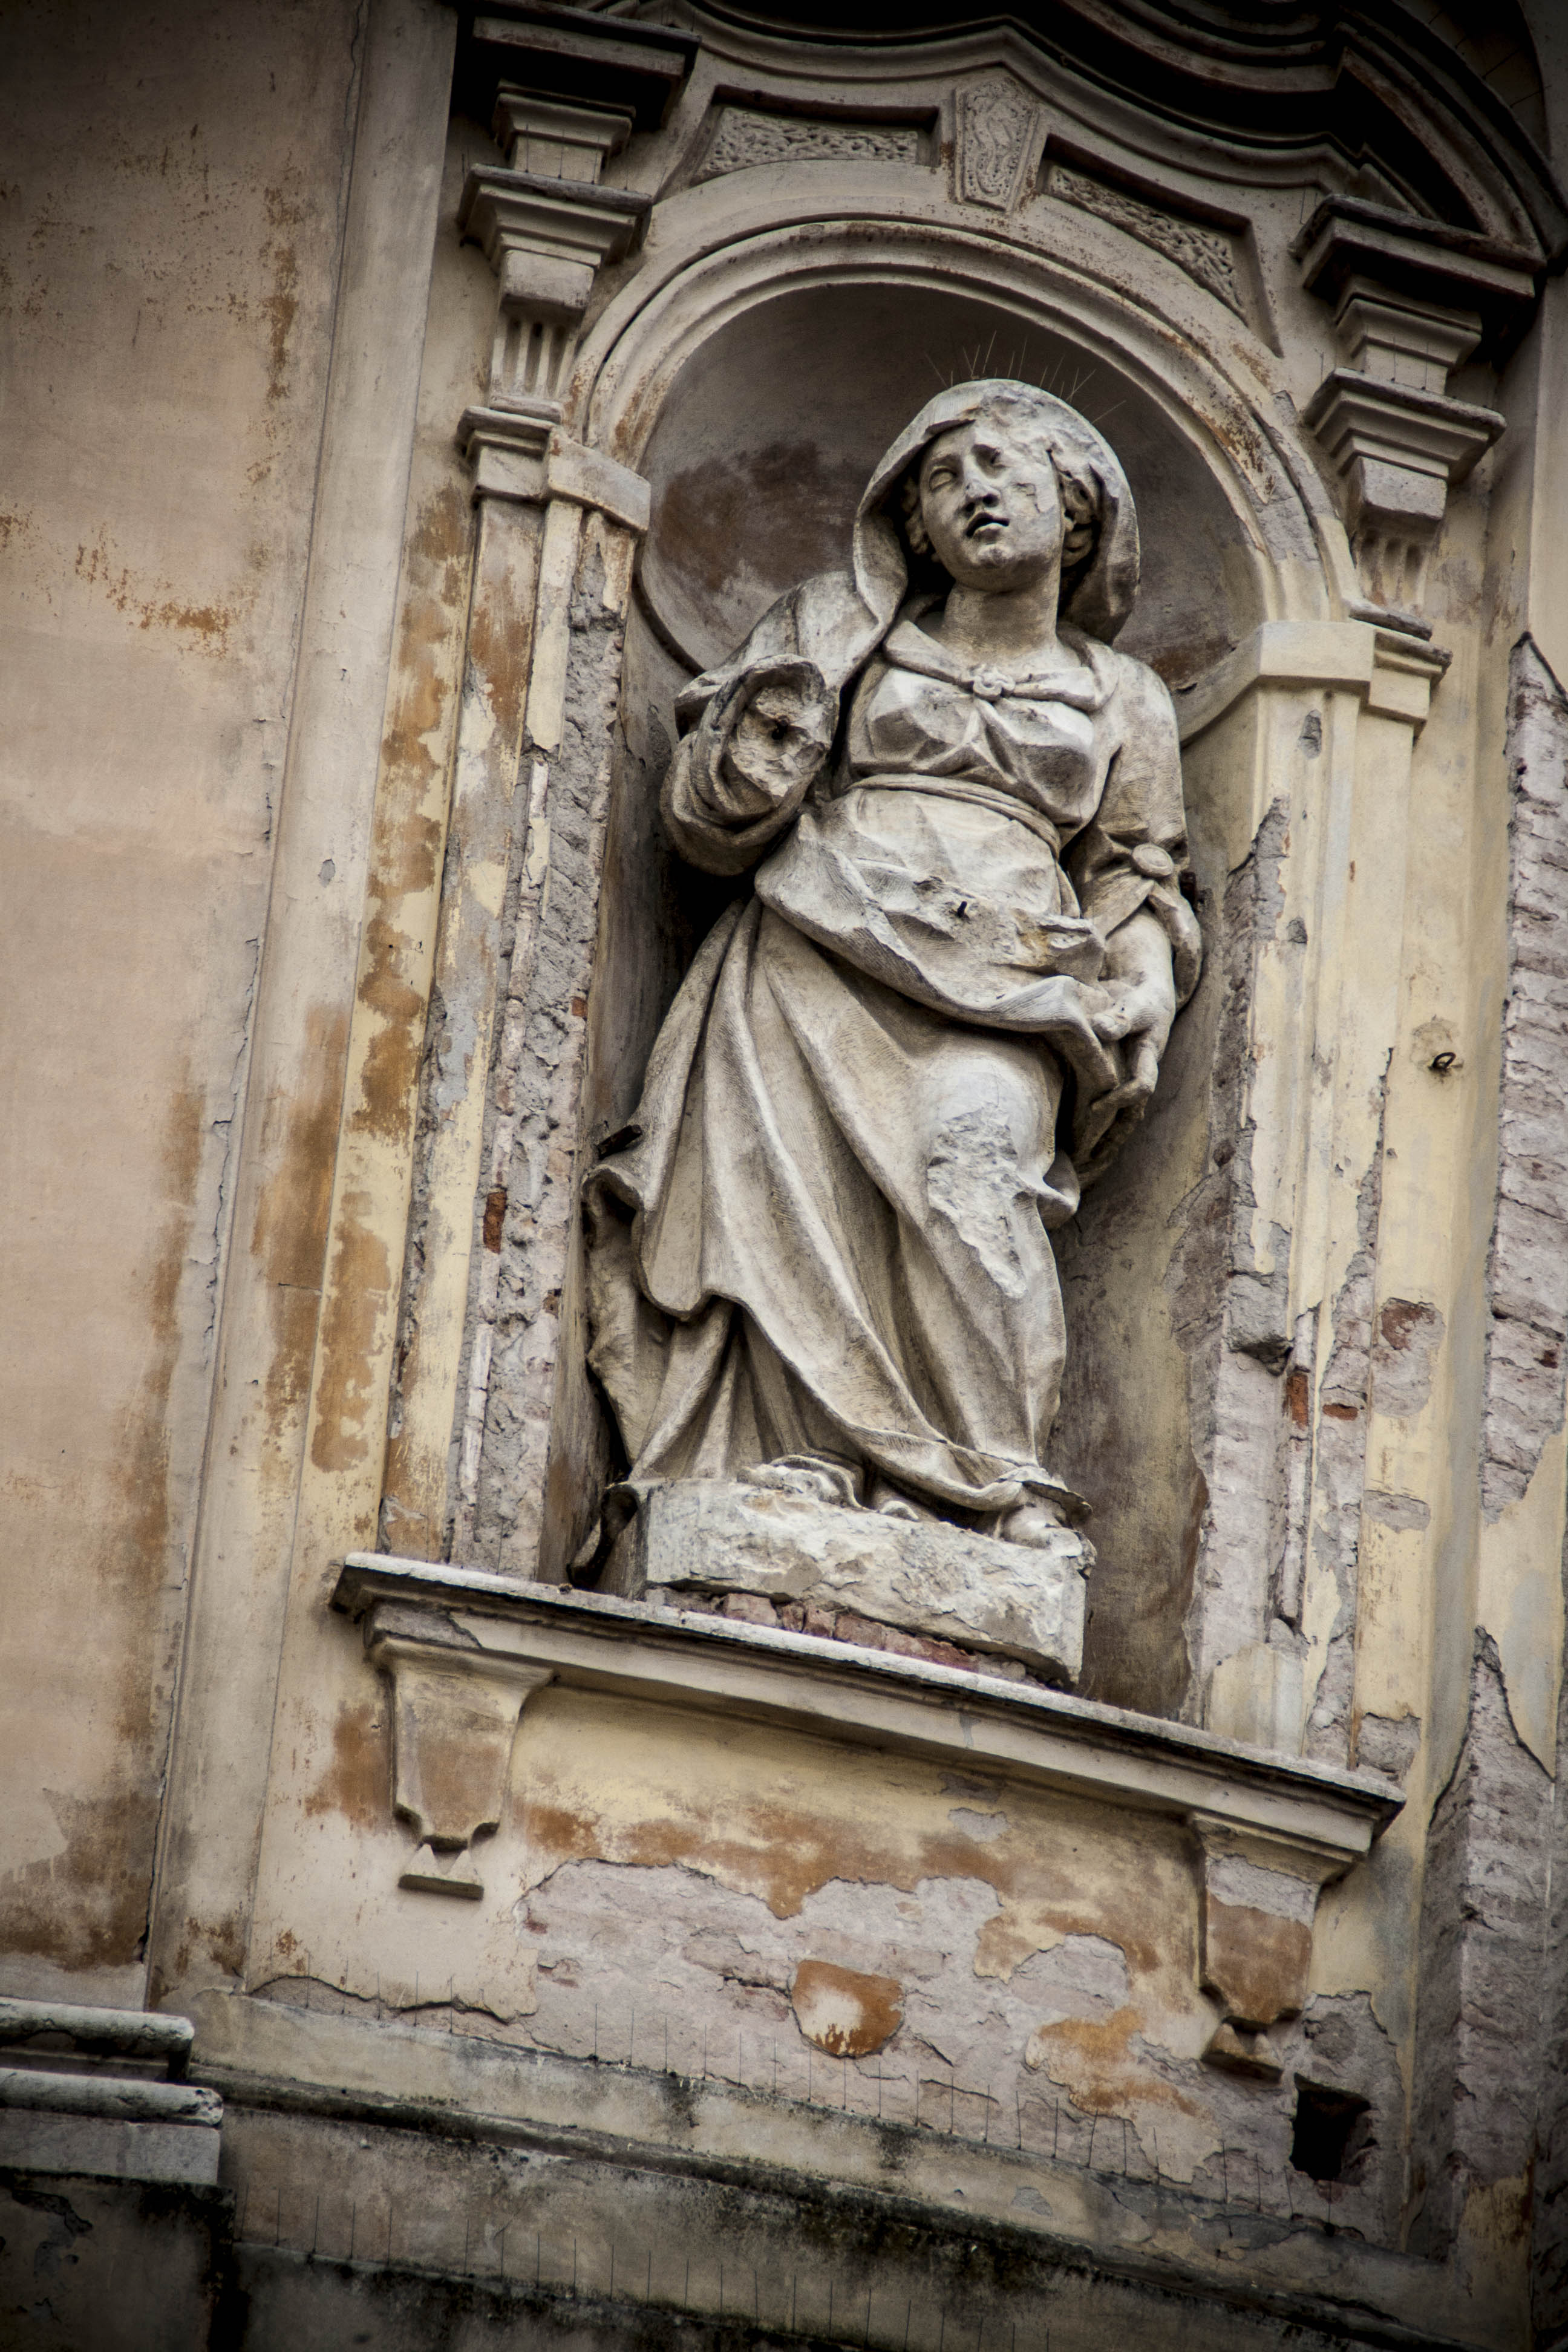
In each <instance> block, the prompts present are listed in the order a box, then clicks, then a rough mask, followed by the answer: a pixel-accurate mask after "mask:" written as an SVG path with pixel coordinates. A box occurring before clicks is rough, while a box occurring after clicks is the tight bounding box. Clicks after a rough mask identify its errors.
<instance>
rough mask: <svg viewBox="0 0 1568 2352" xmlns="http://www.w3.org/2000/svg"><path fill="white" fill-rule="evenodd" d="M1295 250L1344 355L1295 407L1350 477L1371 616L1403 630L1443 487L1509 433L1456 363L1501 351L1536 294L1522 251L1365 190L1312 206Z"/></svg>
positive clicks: (1420, 591)
mask: <svg viewBox="0 0 1568 2352" xmlns="http://www.w3.org/2000/svg"><path fill="white" fill-rule="evenodd" d="M1291 251H1292V253H1293V254H1294V255H1295V257H1296V259H1297V261H1298V262H1299V263H1300V269H1301V282H1302V284H1303V285H1304V286H1305V287H1306V289H1307V290H1308V292H1309V293H1311V294H1316V295H1318V296H1319V297H1320V298H1321V299H1322V300H1323V301H1325V302H1331V303H1332V304H1333V306H1334V338H1335V341H1336V342H1337V343H1338V346H1339V351H1340V357H1341V360H1342V365H1341V366H1339V367H1336V368H1334V369H1332V370H1331V372H1330V373H1329V374H1328V375H1326V376H1325V377H1324V379H1323V381H1322V383H1321V384H1320V385H1319V386H1318V389H1317V391H1316V392H1315V393H1314V394H1312V397H1311V399H1310V401H1309V402H1308V404H1307V406H1306V409H1305V411H1304V412H1303V422H1304V423H1305V424H1306V425H1307V427H1308V429H1309V430H1310V432H1313V433H1315V434H1316V435H1317V436H1318V440H1319V442H1320V444H1321V447H1322V449H1323V452H1324V455H1325V456H1326V457H1328V459H1329V461H1330V463H1331V466H1332V467H1333V468H1334V470H1335V472H1336V473H1338V474H1339V476H1340V477H1341V478H1342V481H1343V483H1344V486H1345V502H1346V513H1345V520H1346V523H1347V526H1348V528H1349V530H1350V534H1351V540H1352V545H1353V547H1354V549H1355V553H1356V560H1357V563H1358V565H1359V567H1360V570H1361V575H1362V583H1363V587H1364V588H1365V590H1366V593H1367V596H1368V599H1369V600H1370V603H1371V605H1372V606H1373V610H1374V612H1376V613H1377V614H1380V615H1381V616H1383V617H1384V618H1386V619H1388V620H1391V621H1393V622H1394V625H1400V623H1401V622H1402V621H1403V622H1404V623H1405V624H1406V625H1408V623H1409V621H1410V620H1411V619H1412V618H1413V617H1414V616H1415V612H1416V609H1417V608H1418V606H1419V605H1420V604H1421V601H1422V598H1423V596H1424V594H1425V592H1426V562H1427V558H1428V556H1429V554H1430V552H1431V548H1432V543H1433V541H1434V540H1435V539H1436V536H1437V532H1438V530H1439V529H1440V528H1441V525H1442V520H1443V515H1444V512H1445V509H1446V508H1447V499H1448V492H1449V490H1450V489H1451V488H1453V486H1454V485H1455V484H1456V483H1457V482H1462V481H1463V480H1464V478H1465V477H1466V475H1467V474H1468V472H1469V471H1470V469H1471V467H1473V466H1474V465H1475V464H1476V462H1477V460H1478V459H1479V457H1482V456H1483V455H1484V454H1485V452H1486V451H1487V450H1488V449H1489V448H1490V447H1491V446H1492V443H1493V442H1494V441H1495V440H1496V439H1497V438H1498V436H1499V435H1500V433H1501V432H1502V430H1503V422H1504V420H1503V419H1502V417H1501V416H1500V415H1499V414H1498V413H1497V411H1496V410H1495V409H1490V408H1479V407H1477V406H1475V405H1473V404H1471V403H1469V402H1468V401H1463V400H1455V399H1452V398H1450V397H1449V394H1448V390H1447V386H1448V379H1449V377H1450V375H1451V374H1452V373H1453V372H1454V371H1455V369H1456V368H1459V367H1462V366H1463V365H1464V364H1465V362H1466V361H1467V360H1468V359H1470V358H1471V357H1472V356H1474V355H1475V354H1476V353H1478V352H1479V354H1480V355H1481V356H1482V357H1483V358H1488V359H1491V358H1496V357H1499V356H1500V355H1501V354H1502V353H1503V352H1506V351H1507V349H1508V348H1509V347H1510V344H1511V342H1512V341H1514V340H1516V339H1517V336H1518V333H1519V331H1521V327H1522V325H1523V324H1524V322H1525V321H1526V320H1528V318H1529V315H1530V311H1531V309H1532V307H1533V305H1534V301H1535V285H1536V280H1535V263H1534V261H1533V259H1532V257H1531V255H1529V254H1527V253H1525V252H1523V251H1522V250H1521V249H1520V248H1518V247H1513V246H1509V245H1503V244H1500V243H1499V242H1498V241H1497V240H1496V239H1495V238H1490V237H1482V236H1471V235H1469V234H1468V233H1467V232H1466V231H1464V230H1460V229H1450V228H1447V227H1446V226H1444V225H1443V224H1441V223H1440V222H1436V221H1426V220H1422V219H1419V218H1418V217H1417V216H1416V215H1414V214H1406V213H1400V212H1395V211H1393V210H1391V209H1390V208H1388V207H1387V206H1385V205H1370V204H1366V203H1363V202H1362V201H1361V200H1360V199H1359V198H1354V197H1347V196H1334V197H1331V198H1330V200H1329V201H1328V202H1327V203H1326V204H1322V205H1319V206H1318V209H1317V211H1316V212H1315V213H1314V214H1313V215H1312V216H1311V218H1310V221H1308V223H1307V225H1306V226H1305V228H1303V229H1302V231H1301V233H1300V236H1298V237H1297V239H1296V241H1295V243H1294V245H1293V246H1292V247H1291Z"/></svg>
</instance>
